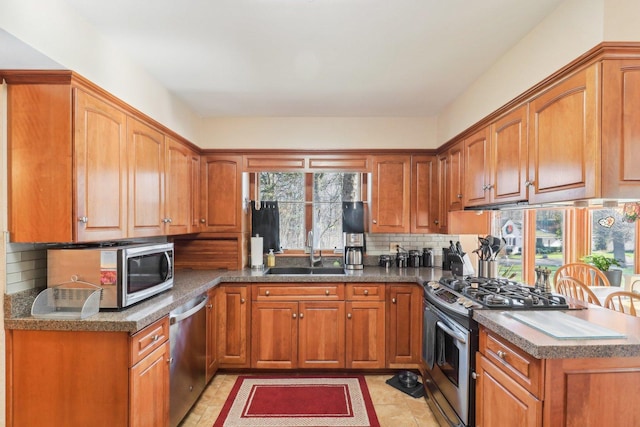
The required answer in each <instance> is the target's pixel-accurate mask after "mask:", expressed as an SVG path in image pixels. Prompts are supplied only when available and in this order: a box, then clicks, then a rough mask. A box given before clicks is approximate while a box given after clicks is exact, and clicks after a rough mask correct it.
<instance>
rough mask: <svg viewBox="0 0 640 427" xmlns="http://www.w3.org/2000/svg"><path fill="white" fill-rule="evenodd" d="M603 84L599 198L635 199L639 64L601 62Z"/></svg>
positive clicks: (639, 176) (639, 173)
mask: <svg viewBox="0 0 640 427" xmlns="http://www.w3.org/2000/svg"><path fill="white" fill-rule="evenodd" d="M602 81H603V87H602V194H603V197H618V198H630V199H637V198H638V193H639V191H638V190H639V189H640V168H639V167H638V159H640V144H638V141H640V97H638V93H640V61H639V60H637V59H626V60H606V61H604V65H603V79H602Z"/></svg>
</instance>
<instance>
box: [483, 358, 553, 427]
mask: <svg viewBox="0 0 640 427" xmlns="http://www.w3.org/2000/svg"><path fill="white" fill-rule="evenodd" d="M476 355H477V357H476V373H477V379H476V426H477V427H513V426H522V427H540V426H542V401H540V400H538V399H536V397H535V396H534V395H532V394H531V393H529V392H528V391H527V390H525V389H524V388H523V387H522V386H520V385H519V384H518V383H516V382H515V381H514V380H513V379H511V378H509V376H508V375H507V374H506V373H504V372H503V371H502V370H500V368H498V367H497V366H496V365H494V364H493V363H491V362H490V361H489V360H488V359H487V358H485V357H484V356H483V355H482V354H481V353H476Z"/></svg>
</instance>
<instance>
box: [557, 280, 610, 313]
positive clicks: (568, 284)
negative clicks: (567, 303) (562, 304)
mask: <svg viewBox="0 0 640 427" xmlns="http://www.w3.org/2000/svg"><path fill="white" fill-rule="evenodd" d="M555 288H556V292H558V293H560V294H562V295H564V296H567V297H570V298H573V299H576V300H580V301H584V302H588V303H590V304H595V305H600V306H601V305H602V303H601V302H600V300H599V299H598V297H597V296H596V294H594V293H593V291H592V290H591V289H589V286H587V285H585V284H584V283H583V282H582V281H581V280H579V279H576V278H574V277H560V278H559V279H558V281H557V282H556V283H555Z"/></svg>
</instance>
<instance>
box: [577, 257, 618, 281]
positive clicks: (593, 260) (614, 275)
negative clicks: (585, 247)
mask: <svg viewBox="0 0 640 427" xmlns="http://www.w3.org/2000/svg"><path fill="white" fill-rule="evenodd" d="M582 259H583V260H584V262H588V263H589V264H591V265H593V266H594V267H596V268H597V269H598V270H600V271H602V272H603V273H604V275H605V276H607V279H608V280H609V284H611V286H620V283H621V282H622V270H620V269H612V270H610V268H611V266H612V265H615V266H616V267H621V266H622V265H621V264H620V261H618V260H617V259H615V258H613V257H607V256H604V255H601V254H591V255H587V256H586V257H584V258H582Z"/></svg>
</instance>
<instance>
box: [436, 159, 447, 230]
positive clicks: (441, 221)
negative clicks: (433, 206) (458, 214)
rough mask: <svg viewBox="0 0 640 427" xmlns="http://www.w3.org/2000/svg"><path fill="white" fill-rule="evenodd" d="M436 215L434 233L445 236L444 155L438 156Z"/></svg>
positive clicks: (445, 174) (445, 168)
mask: <svg viewBox="0 0 640 427" xmlns="http://www.w3.org/2000/svg"><path fill="white" fill-rule="evenodd" d="M437 181H438V192H437V193H438V194H437V197H438V199H437V200H438V203H437V212H438V215H437V216H436V219H435V220H434V223H435V225H436V227H437V229H436V231H437V232H438V233H441V234H447V231H448V225H449V155H448V153H444V154H441V155H439V156H438V180H437Z"/></svg>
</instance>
